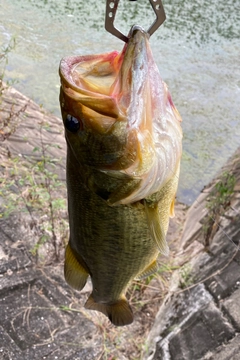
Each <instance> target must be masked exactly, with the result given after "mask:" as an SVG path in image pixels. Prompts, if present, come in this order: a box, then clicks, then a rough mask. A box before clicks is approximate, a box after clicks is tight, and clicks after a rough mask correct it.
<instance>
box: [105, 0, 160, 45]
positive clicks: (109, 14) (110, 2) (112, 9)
mask: <svg viewBox="0 0 240 360" xmlns="http://www.w3.org/2000/svg"><path fill="white" fill-rule="evenodd" d="M149 1H150V4H151V6H152V8H153V11H154V12H155V14H156V20H155V21H154V23H153V24H152V25H151V26H150V28H149V29H148V31H147V33H148V34H149V35H150V36H151V35H152V34H153V33H154V32H155V31H156V30H157V29H158V28H159V26H161V25H162V23H163V22H164V21H165V19H166V15H165V11H164V8H163V5H162V1H161V0H149ZM118 3H119V0H106V15H105V29H106V30H107V31H108V32H110V33H111V34H112V35H114V36H116V37H117V38H119V39H120V40H123V41H125V42H126V43H127V42H128V40H129V38H128V37H127V36H125V35H124V34H123V33H121V31H119V30H118V29H117V28H115V26H114V20H115V15H116V12H117V7H118Z"/></svg>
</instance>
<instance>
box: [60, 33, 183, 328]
mask: <svg viewBox="0 0 240 360" xmlns="http://www.w3.org/2000/svg"><path fill="white" fill-rule="evenodd" d="M60 77H61V93H60V106H61V111H62V118H63V123H64V126H65V136H66V142H67V189H68V209H69V223H70V239H69V243H68V246H67V248H66V255H65V265H64V273H65V279H66V281H67V283H68V284H69V285H70V286H72V287H73V288H74V289H77V290H81V289H82V288H83V287H84V285H85V284H86V281H87V279H88V277H89V276H90V277H91V281H92V294H91V295H90V297H89V299H88V300H87V302H86V304H85V307H86V308H87V309H92V310H98V311H100V312H102V313H103V314H105V315H106V316H108V318H109V319H110V321H111V322H112V323H113V324H115V325H117V326H120V325H127V324H130V323H131V322H132V321H133V313H132V310H131V308H130V305H129V304H128V301H127V300H126V297H125V293H126V290H127V288H128V286H129V283H130V282H131V281H132V280H133V279H136V278H138V279H139V278H143V277H145V276H148V275H150V274H151V273H153V272H155V271H156V270H157V258H158V255H159V253H161V254H164V255H168V252H169V249H168V245H167V242H166V233H167V230H168V224H169V217H171V216H173V215H174V199H175V195H176V191H177V186H178V178H179V166H180V158H181V152H182V145H181V143H182V130H181V126H180V122H181V117H180V115H179V113H178V111H177V110H176V108H175V107H174V105H173V102H172V99H171V96H170V93H169V91H168V88H167V86H166V84H165V83H164V82H163V81H162V79H161V77H160V74H159V71H158V68H157V66H156V64H155V62H154V60H153V55H152V52H151V49H150V44H149V35H148V34H147V33H146V32H145V31H144V30H143V29H142V28H140V27H139V26H134V27H133V28H132V30H131V32H130V34H129V40H128V43H126V44H125V46H124V48H123V50H122V52H120V53H118V52H116V51H114V52H111V53H107V54H101V55H87V56H75V57H67V58H64V59H62V61H61V64H60Z"/></svg>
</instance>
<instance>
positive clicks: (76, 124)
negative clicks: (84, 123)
mask: <svg viewBox="0 0 240 360" xmlns="http://www.w3.org/2000/svg"><path fill="white" fill-rule="evenodd" d="M65 127H66V128H67V129H68V130H69V131H71V132H72V133H76V132H77V131H78V130H79V129H80V128H81V123H80V121H79V120H78V119H77V118H75V117H74V116H72V115H70V114H68V115H67V118H66V121H65Z"/></svg>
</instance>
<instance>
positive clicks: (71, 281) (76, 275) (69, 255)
mask: <svg viewBox="0 0 240 360" xmlns="http://www.w3.org/2000/svg"><path fill="white" fill-rule="evenodd" d="M88 275H89V274H88V271H87V270H86V269H85V267H84V266H83V265H82V264H80V262H79V260H78V259H77V258H76V256H75V255H74V252H73V250H72V248H71V246H70V244H69V243H68V245H67V247H66V251H65V263H64V277H65V280H66V282H67V283H68V285H70V286H71V287H72V288H74V289H76V290H82V289H83V288H84V286H85V284H86V282H87V278H88Z"/></svg>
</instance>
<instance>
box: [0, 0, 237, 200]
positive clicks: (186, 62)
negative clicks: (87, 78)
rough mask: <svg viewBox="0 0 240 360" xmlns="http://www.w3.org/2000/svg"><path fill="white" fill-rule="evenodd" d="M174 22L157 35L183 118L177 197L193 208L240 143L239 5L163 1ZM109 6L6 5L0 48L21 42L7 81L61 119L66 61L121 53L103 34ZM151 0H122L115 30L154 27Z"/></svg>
mask: <svg viewBox="0 0 240 360" xmlns="http://www.w3.org/2000/svg"><path fill="white" fill-rule="evenodd" d="M163 4H164V8H165V12H166V15H167V20H166V21H165V23H164V24H163V25H162V26H161V28H160V29H159V30H158V31H157V32H156V33H155V34H154V35H153V36H152V37H151V45H152V49H153V53H154V57H155V60H156V63H157V65H158V67H159V70H160V73H161V75H162V78H163V79H164V80H165V82H167V84H168V86H169V89H170V91H171V94H172V97H173V100H174V103H175V105H176V106H177V108H178V110H179V112H180V113H181V115H182V118H183V123H182V127H183V132H184V139H183V158H182V167H181V176H180V184H179V192H178V199H179V200H181V201H184V202H185V203H187V204H190V203H192V201H193V200H194V199H195V198H196V196H197V195H198V193H199V191H200V190H201V189H202V188H203V186H204V185H206V184H207V183H208V182H209V181H210V180H211V178H212V177H213V176H214V175H215V174H216V172H217V171H218V170H219V168H220V167H221V166H222V165H223V164H224V162H225V161H226V160H227V158H228V157H229V156H230V155H231V154H232V153H233V152H234V151H235V149H236V148H237V147H238V146H239V145H240V116H239V110H240V95H239V93H240V92H239V85H240V80H239V79H240V53H239V48H240V40H239V34H240V25H239V24H240V2H239V0H228V1H226V0H212V1H211V0H208V1H206V0H197V1H193V0H184V1H183V0H174V1H173V0H169V1H167V0H164V1H163ZM104 17H105V0H97V1H96V0H88V1H85V0H84V1H83V0H80V1H79V0H72V1H71V0H68V1H67V0H61V1H60V0H35V1H34V0H8V1H7V0H0V44H1V45H2V46H4V45H6V44H8V42H9V41H10V39H11V38H12V37H13V36H14V37H16V47H15V49H14V50H12V51H11V53H10V54H9V61H8V65H7V69H6V77H5V79H6V80H7V79H8V80H10V79H16V80H18V82H17V83H16V85H15V87H16V88H17V89H18V90H20V91H21V92H22V93H24V94H25V95H27V96H29V97H31V98H32V99H34V100H35V101H36V102H38V103H40V104H42V105H43V106H44V107H45V108H47V109H48V110H49V111H51V112H53V113H54V114H56V115H60V112H59V105H58V93H59V77H58V66H59V61H60V59H61V58H62V57H63V56H66V55H76V54H83V55H84V54H92V53H101V52H107V51H111V50H114V49H116V50H121V48H122V46H123V43H122V42H121V41H120V40H118V39H117V38H114V37H113V36H112V35H110V34H108V33H107V32H106V31H105V29H104ZM153 19H154V13H153V11H152V9H151V6H150V4H149V2H148V1H147V0H138V1H135V2H130V1H128V0H120V3H119V10H118V15H117V19H116V25H117V26H118V27H119V28H120V29H121V30H122V31H123V32H124V33H125V34H127V33H128V31H129V29H130V27H131V25H133V24H135V23H138V24H140V25H142V26H143V27H144V28H148V27H149V26H150V25H151V23H152V22H153Z"/></svg>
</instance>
